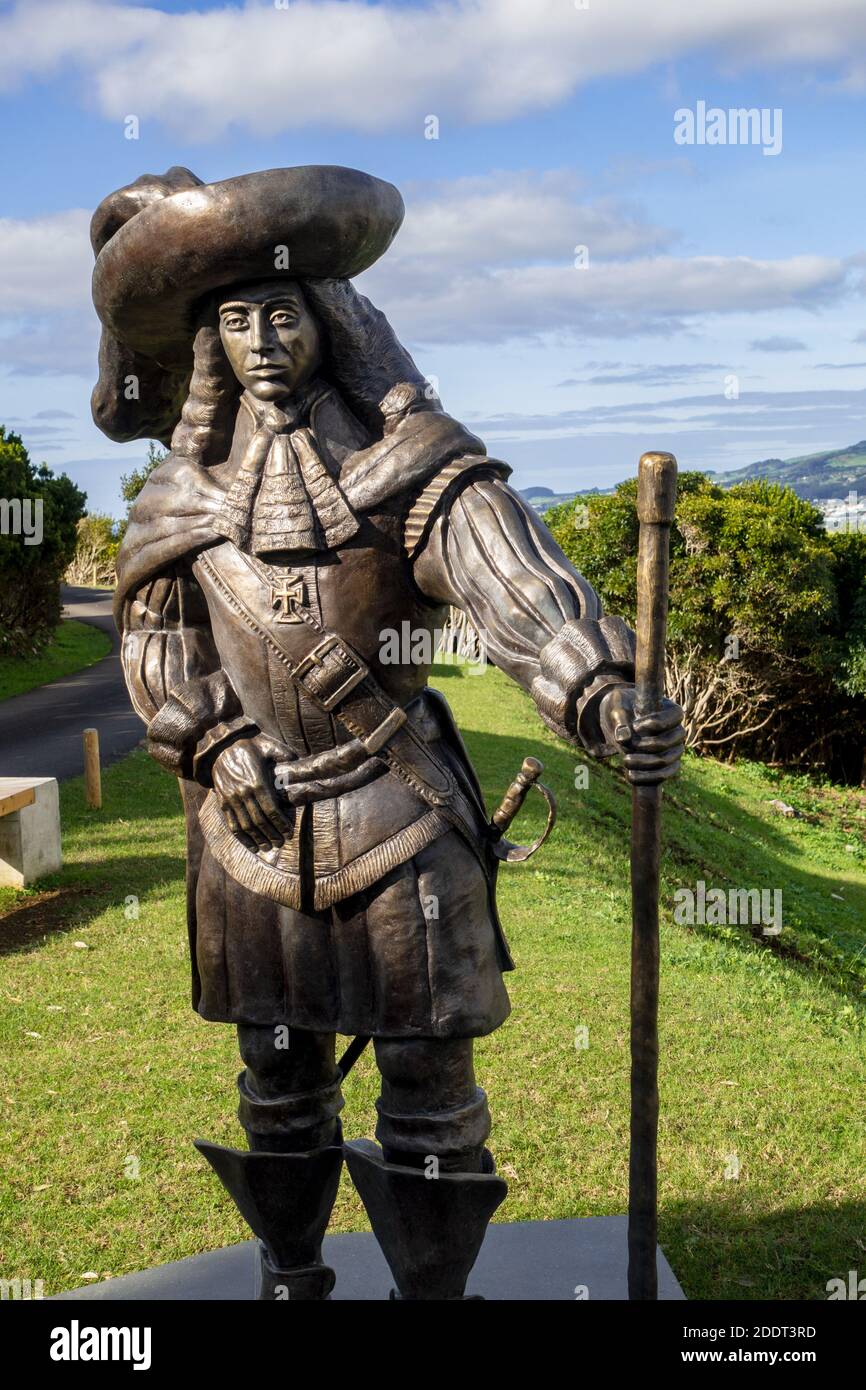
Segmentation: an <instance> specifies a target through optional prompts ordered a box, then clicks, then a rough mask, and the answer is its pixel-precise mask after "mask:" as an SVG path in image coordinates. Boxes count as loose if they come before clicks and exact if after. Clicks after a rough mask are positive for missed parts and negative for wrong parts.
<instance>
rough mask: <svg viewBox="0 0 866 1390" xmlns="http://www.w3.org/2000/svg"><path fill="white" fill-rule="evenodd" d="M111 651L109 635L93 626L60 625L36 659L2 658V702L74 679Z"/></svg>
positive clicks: (66, 622) (70, 621) (69, 621)
mask: <svg viewBox="0 0 866 1390" xmlns="http://www.w3.org/2000/svg"><path fill="white" fill-rule="evenodd" d="M110 651H111V642H110V641H109V639H108V636H107V634H106V633H104V632H102V631H101V630H100V629H99V628H98V627H94V626H93V625H92V623H79V622H76V620H75V619H74V618H67V619H65V620H64V621H63V622H61V623H58V624H57V631H56V632H55V634H54V637H53V639H52V641H51V642H50V643H49V644H48V646H47V647H46V648H45V650H44V651H42V652H40V653H39V655H38V656H35V657H23V656H3V657H0V700H8V698H9V696H10V695H23V694H24V692H25V690H35V689H36V687H37V686H38V685H48V683H49V681H56V680H59V679H60V677H61V676H71V675H72V673H73V671H80V670H82V669H83V667H85V666H92V665H93V663H94V662H95V661H101V660H102V658H103V657H104V656H108V653H109V652H110Z"/></svg>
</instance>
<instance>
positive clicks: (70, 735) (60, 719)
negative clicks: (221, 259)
mask: <svg viewBox="0 0 866 1390" xmlns="http://www.w3.org/2000/svg"><path fill="white" fill-rule="evenodd" d="M61 595H62V597H63V603H64V608H63V616H64V617H65V618H77V619H78V621H79V622H85V623H93V625H94V627H99V628H102V630H103V632H106V633H107V634H108V636H109V637H110V638H111V654H110V655H109V656H106V657H103V659H102V660H101V661H97V662H96V663H95V665H93V666H86V667H85V668H84V670H83V671H76V672H75V674H74V675H71V676H64V677H63V678H62V679H61V680H57V681H53V682H52V683H51V684H50V685H42V686H39V688H38V689H37V690H28V691H27V692H26V693H25V694H24V695H14V696H13V697H12V699H10V700H2V701H0V777H57V778H59V779H61V780H62V779H63V778H64V777H78V776H80V775H81V773H83V771H84V749H83V745H82V738H81V735H82V732H83V730H84V729H98V730H99V750H100V754H101V758H102V765H103V767H105V766H106V765H107V764H108V763H111V762H114V761H116V760H117V759H118V758H122V757H123V756H124V754H125V753H129V752H130V751H131V749H133V748H134V747H135V746H136V744H137V743H138V742H139V741H140V740H141V739H142V738H143V737H144V725H143V724H142V722H141V720H140V719H139V717H138V715H137V714H136V713H135V711H134V710H133V708H132V706H131V705H130V703H129V696H128V694H127V692H126V686H125V685H124V681H123V673H122V671H121V669H120V655H119V653H120V641H119V638H118V635H117V630H116V628H115V626H114V619H113V618H112V616H111V591H110V590H108V589H73V588H68V587H66V586H64V587H63V588H62V589H61Z"/></svg>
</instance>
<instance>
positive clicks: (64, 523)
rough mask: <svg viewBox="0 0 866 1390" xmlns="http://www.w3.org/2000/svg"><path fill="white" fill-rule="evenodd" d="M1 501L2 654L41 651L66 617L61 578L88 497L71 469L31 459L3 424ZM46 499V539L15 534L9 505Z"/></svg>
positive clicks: (43, 524)
mask: <svg viewBox="0 0 866 1390" xmlns="http://www.w3.org/2000/svg"><path fill="white" fill-rule="evenodd" d="M0 499H3V501H4V502H5V503H6V504H7V506H6V508H5V509H4V518H5V520H6V522H7V524H6V525H4V527H3V528H2V534H0V654H3V655H9V656H27V655H35V654H36V653H37V652H39V651H41V650H42V648H43V647H44V646H45V645H46V644H47V643H48V641H49V640H50V639H51V637H52V635H53V633H54V631H55V628H56V627H57V624H58V622H59V620H60V609H61V604H60V580H61V577H62V575H63V573H64V571H65V569H66V567H67V565H68V564H69V562H70V560H71V559H72V556H73V553H74V551H75V544H76V536H77V532H76V527H77V523H78V521H79V518H80V517H81V516H82V515H83V513H84V504H85V502H86V500H87V498H86V495H85V493H83V492H82V491H81V490H80V488H77V487H76V486H75V484H74V483H73V482H72V480H71V479H70V478H67V477H66V474H65V473H61V474H60V476H59V477H55V476H54V474H53V473H52V472H51V470H50V469H49V468H46V466H45V464H41V465H40V466H39V467H38V468H36V467H34V466H33V464H32V463H31V462H30V458H29V455H28V453H27V450H26V449H25V448H24V445H23V443H22V442H21V439H20V438H19V436H18V435H17V434H14V433H12V432H7V431H6V429H5V427H4V426H2V425H0ZM24 499H30V501H31V503H32V504H36V503H37V502H41V503H42V521H41V531H42V535H41V539H40V540H39V542H38V544H28V543H27V538H26V537H25V536H24V535H21V534H15V528H14V526H13V525H12V523H11V522H10V520H9V519H10V517H11V515H12V513H11V512H10V511H9V504H17V502H19V501H20V502H23V501H24Z"/></svg>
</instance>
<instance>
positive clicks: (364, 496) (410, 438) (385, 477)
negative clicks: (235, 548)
mask: <svg viewBox="0 0 866 1390" xmlns="http://www.w3.org/2000/svg"><path fill="white" fill-rule="evenodd" d="M464 454H478V455H481V456H484V454H485V449H484V445H483V444H482V442H481V440H480V439H478V438H476V436H475V435H474V434H471V433H470V432H469V430H467V429H466V427H465V426H464V425H461V424H460V423H459V421H457V420H454V419H452V417H451V416H450V415H445V414H444V413H442V412H440V411H429V410H424V411H417V412H415V413H413V414H408V415H405V416H403V417H402V418H401V419H400V420H399V421H398V423H397V424H396V425H395V426H394V427H393V429H392V430H390V431H389V432H388V433H387V434H386V435H385V436H384V438H382V439H379V440H377V441H376V442H375V443H374V444H372V445H370V446H369V447H368V448H366V449H361V450H357V451H356V452H354V453H351V454H349V455H348V457H347V458H345V459H344V461H343V464H342V467H341V469H340V473H339V482H340V487H341V489H342V491H343V495H344V496H345V498H346V500H347V501H348V503H349V505H350V506H351V507H353V508H354V509H356V510H357V511H359V512H363V511H370V510H371V509H372V508H373V507H376V506H378V505H379V504H380V503H382V502H384V501H387V499H388V498H390V497H393V496H394V495H396V494H397V493H400V492H404V491H410V490H413V489H414V490H417V489H418V488H419V487H421V486H422V485H423V484H424V483H425V482H426V481H427V480H428V478H430V477H432V476H433V474H434V473H436V472H437V470H438V469H440V468H441V467H443V466H444V465H445V464H447V463H448V462H450V460H451V459H454V458H457V457H460V456H461V455H464ZM224 499H225V489H224V487H222V486H221V485H220V483H219V482H218V481H217V480H216V478H215V477H214V476H213V475H212V473H211V471H210V470H209V469H207V468H204V467H202V466H201V465H200V464H197V463H194V462H192V461H190V460H189V459H185V458H179V457H176V456H175V455H174V454H170V455H169V456H168V458H167V459H165V460H164V462H163V463H161V464H160V465H159V466H158V467H157V468H155V469H154V471H153V472H152V473H151V475H150V477H149V478H148V480H147V482H146V483H145V485H144V487H143V488H142V490H141V492H140V493H139V495H138V497H137V498H136V500H135V502H134V503H133V505H132V508H131V510H130V514H129V523H128V525H127V528H126V534H125V536H124V538H123V543H122V544H121V547H120V550H119V552H118V556H117V592H116V595H115V600H114V615H115V621H116V622H117V625H118V627H121V618H122V613H123V606H124V604H125V602H126V600H127V599H128V598H130V597H132V596H133V595H134V594H135V593H136V591H137V590H138V589H139V588H140V587H141V586H142V585H143V584H146V583H147V582H148V581H149V580H151V579H153V578H155V577H156V576H157V575H160V574H162V573H164V572H165V571H166V570H167V569H169V568H170V567H171V566H172V565H173V564H175V563H177V561H178V560H181V559H183V558H184V557H186V556H189V555H195V554H197V553H198V552H199V551H201V550H205V549H207V547H209V546H212V545H218V544H220V543H221V542H222V541H223V540H224V539H225V538H224V537H223V536H221V535H219V534H218V533H217V532H216V531H215V530H214V529H213V526H212V524H211V523H212V520H213V518H214V516H216V514H217V513H218V512H219V510H220V508H221V507H222V503H223V501H224Z"/></svg>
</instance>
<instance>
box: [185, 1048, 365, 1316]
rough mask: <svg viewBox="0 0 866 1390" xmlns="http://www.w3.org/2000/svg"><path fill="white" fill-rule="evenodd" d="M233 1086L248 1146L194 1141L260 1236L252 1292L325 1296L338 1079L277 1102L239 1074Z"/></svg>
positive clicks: (335, 1174) (338, 1137)
mask: <svg viewBox="0 0 866 1390" xmlns="http://www.w3.org/2000/svg"><path fill="white" fill-rule="evenodd" d="M238 1087H239V1089H240V1097H241V1099H240V1106H239V1109H238V1118H239V1120H240V1122H241V1124H242V1125H243V1127H244V1129H245V1130H246V1132H247V1135H248V1138H249V1143H250V1149H251V1152H246V1151H244V1150H242V1149H229V1148H224V1147H223V1146H222V1145H220V1144H211V1143H209V1142H208V1141H206V1140H202V1139H197V1140H196V1141H195V1146H196V1148H197V1149H198V1151H199V1153H201V1154H203V1155H204V1157H205V1158H206V1159H207V1161H208V1163H209V1164H210V1165H211V1167H212V1168H213V1170H214V1172H215V1173H216V1175H217V1177H218V1178H219V1180H220V1182H221V1183H222V1185H223V1187H224V1188H225V1189H226V1191H227V1192H228V1194H229V1196H230V1197H231V1198H232V1200H233V1201H234V1203H235V1206H236V1207H237V1209H238V1211H239V1212H240V1214H241V1216H242V1217H243V1218H244V1220H245V1221H246V1223H247V1225H248V1226H249V1227H250V1228H251V1229H252V1231H253V1233H254V1234H255V1235H256V1236H258V1238H259V1264H258V1273H257V1282H256V1297H257V1298H259V1299H290V1300H291V1299H294V1300H303V1301H311V1300H317V1299H324V1298H327V1297H328V1295H329V1294H330V1292H331V1289H332V1288H333V1287H334V1271H333V1270H332V1269H330V1268H329V1267H328V1266H327V1265H325V1264H323V1263H322V1240H323V1238H324V1235H325V1230H326V1228H327V1225H328V1220H329V1218H330V1215H331V1211H332V1209H333V1206H334V1201H335V1199H336V1196H337V1188H338V1186H339V1183H340V1169H341V1167H342V1162H343V1147H342V1129H341V1126H340V1121H339V1119H337V1118H336V1117H337V1114H338V1112H339V1110H340V1107H341V1106H342V1098H341V1096H340V1087H339V1079H336V1080H335V1081H334V1082H332V1083H330V1084H328V1085H326V1086H323V1087H320V1088H319V1089H318V1090H316V1091H312V1092H309V1091H308V1092H301V1093H298V1094H297V1095H290V1096H283V1097H280V1098H279V1099H276V1100H262V1099H260V1098H259V1097H257V1096H255V1095H253V1094H252V1093H251V1092H250V1091H249V1089H248V1086H247V1083H246V1073H244V1072H242V1073H241V1075H240V1077H239V1078H238Z"/></svg>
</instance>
